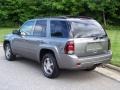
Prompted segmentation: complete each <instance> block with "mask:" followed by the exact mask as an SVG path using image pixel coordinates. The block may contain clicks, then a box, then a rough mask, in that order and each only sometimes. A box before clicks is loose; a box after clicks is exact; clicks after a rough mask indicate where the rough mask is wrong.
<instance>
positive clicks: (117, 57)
mask: <svg viewBox="0 0 120 90" xmlns="http://www.w3.org/2000/svg"><path fill="white" fill-rule="evenodd" d="M15 29H16V28H0V42H1V43H2V41H3V38H4V35H6V34H8V33H11V32H12V30H15ZM106 31H107V33H108V36H109V38H110V39H111V49H112V52H113V58H112V60H111V62H110V63H111V64H113V65H116V66H120V40H119V39H120V27H117V26H109V27H108V28H107V30H106Z"/></svg>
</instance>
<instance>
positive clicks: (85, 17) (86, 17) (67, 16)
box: [39, 15, 92, 19]
mask: <svg viewBox="0 0 120 90" xmlns="http://www.w3.org/2000/svg"><path fill="white" fill-rule="evenodd" d="M39 18H60V19H67V18H84V19H92V18H91V17H88V16H72V15H62V16H46V17H39Z"/></svg>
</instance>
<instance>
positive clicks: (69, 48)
mask: <svg viewBox="0 0 120 90" xmlns="http://www.w3.org/2000/svg"><path fill="white" fill-rule="evenodd" d="M64 51H65V54H73V53H74V42H73V41H68V42H67V43H66V46H65V49H64Z"/></svg>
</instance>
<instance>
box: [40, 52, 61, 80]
mask: <svg viewBox="0 0 120 90" xmlns="http://www.w3.org/2000/svg"><path fill="white" fill-rule="evenodd" d="M41 69H42V72H43V74H44V76H45V77H47V78H56V77H58V76H59V68H58V65H57V61H56V58H55V56H54V55H53V54H51V53H48V54H45V55H44V56H43V58H42V62H41Z"/></svg>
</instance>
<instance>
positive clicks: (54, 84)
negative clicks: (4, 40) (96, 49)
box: [0, 47, 120, 90]
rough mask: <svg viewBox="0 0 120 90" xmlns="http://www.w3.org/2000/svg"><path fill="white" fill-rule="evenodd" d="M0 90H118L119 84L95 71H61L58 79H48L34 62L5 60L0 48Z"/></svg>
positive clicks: (119, 88)
mask: <svg viewBox="0 0 120 90" xmlns="http://www.w3.org/2000/svg"><path fill="white" fill-rule="evenodd" d="M0 90H120V82H118V81H116V80H113V79H111V78H109V77H106V76H104V75H102V74H99V73H98V72H96V71H92V72H86V71H67V70H62V71H61V75H60V76H59V77H58V78H56V79H48V78H46V77H44V76H43V75H42V72H41V70H40V66H39V64H38V63H36V62H33V61H30V60H26V59H23V58H18V59H17V60H16V61H12V62H10V61H7V60H5V57H4V52H3V49H2V47H0Z"/></svg>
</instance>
